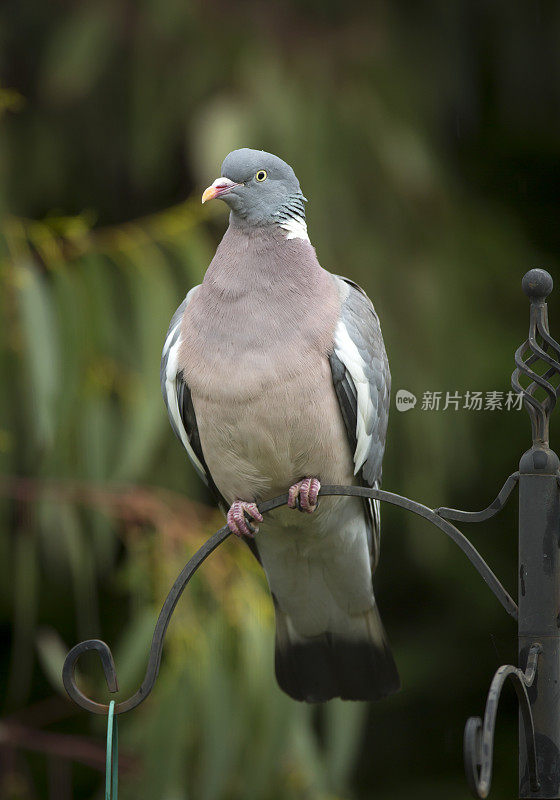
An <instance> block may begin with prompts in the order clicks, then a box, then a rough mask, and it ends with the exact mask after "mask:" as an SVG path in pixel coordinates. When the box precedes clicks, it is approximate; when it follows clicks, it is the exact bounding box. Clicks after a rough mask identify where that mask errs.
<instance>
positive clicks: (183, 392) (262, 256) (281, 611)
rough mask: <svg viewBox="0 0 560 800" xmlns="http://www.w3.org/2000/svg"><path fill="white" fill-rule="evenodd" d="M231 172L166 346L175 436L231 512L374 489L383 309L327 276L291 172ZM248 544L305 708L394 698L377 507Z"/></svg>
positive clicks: (248, 154) (382, 431) (340, 508)
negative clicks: (234, 506) (297, 490)
mask: <svg viewBox="0 0 560 800" xmlns="http://www.w3.org/2000/svg"><path fill="white" fill-rule="evenodd" d="M263 175H264V177H263ZM222 176H223V177H222V178H220V179H218V180H217V181H215V182H214V184H213V185H212V187H209V190H207V192H206V193H205V195H207V193H209V195H210V196H219V197H222V198H223V199H224V200H225V201H226V202H227V203H228V205H229V206H230V208H231V209H232V214H231V217H230V226H229V228H228V230H227V232H226V234H225V236H224V238H223V240H222V242H221V243H220V245H219V247H218V249H217V251H216V255H215V257H214V259H213V260H212V263H211V264H210V266H209V268H208V270H207V272H206V275H205V277H204V281H203V283H202V284H201V285H200V286H199V287H195V289H193V290H191V291H190V292H189V294H188V296H187V298H186V300H185V301H184V303H183V304H182V305H181V306H180V308H179V309H178V311H177V312H176V315H175V316H174V317H173V320H172V323H171V326H170V329H169V332H168V337H167V339H166V344H165V346H164V352H163V357H162V389H163V393H164V398H165V401H166V405H167V409H168V413H169V416H170V420H171V424H172V426H173V429H174V430H175V432H176V434H177V435H178V437H179V439H180V440H181V441H182V443H183V445H184V446H185V448H186V450H187V453H188V455H189V457H190V458H191V460H192V461H193V463H194V465H195V467H196V469H197V471H198V472H199V474H201V476H202V477H203V478H204V479H205V480H206V482H207V483H208V485H209V486H210V487H211V489H212V490H213V491H214V493H215V494H216V496H217V499H218V501H219V502H220V504H221V505H222V507H227V506H228V505H230V504H231V503H233V502H234V500H244V501H251V502H253V501H254V502H259V501H262V500H264V499H266V498H268V497H273V496H275V495H276V494H280V493H282V492H285V491H286V490H287V489H288V487H289V486H290V485H292V484H294V483H296V482H297V481H298V480H300V479H301V478H303V477H306V476H312V477H318V478H319V480H321V481H323V482H324V483H352V482H354V483H356V482H357V483H363V484H365V485H377V484H378V483H379V481H380V479H381V461H382V457H383V450H384V444H385V435H386V428H387V414H388V403H389V389H390V375H389V370H388V364H387V358H386V355H385V349H384V346H383V340H382V337H381V331H380V327H379V321H378V319H377V316H376V314H375V311H374V310H373V306H372V305H371V302H370V301H369V299H368V298H367V297H366V295H365V294H364V293H363V292H362V290H361V289H359V287H357V286H356V285H355V284H353V283H352V282H351V281H347V280H346V279H342V278H339V277H337V276H334V275H331V274H330V273H328V272H326V271H325V270H324V269H322V268H321V266H320V265H319V263H318V261H317V258H316V255H315V251H314V249H313V247H312V246H311V244H310V243H309V240H308V237H307V230H306V226H305V214H304V206H303V195H302V193H301V189H300V187H299V183H298V181H297V178H296V177H295V175H294V173H293V170H292V169H291V167H289V166H288V165H287V164H285V163H284V162H283V161H281V160H280V159H278V158H277V157H276V156H272V155H271V154H268V153H262V152H260V151H251V150H241V151H234V153H231V154H230V155H229V156H228V157H227V158H226V159H225V161H224V164H223V167H222ZM257 176H258V179H257ZM249 543H250V544H251V547H252V549H253V552H254V553H255V555H256V556H257V557H258V558H259V560H260V561H261V563H262V565H263V568H264V570H265V572H266V575H267V578H268V581H269V585H270V588H271V592H272V594H273V598H274V604H275V609H276V618H277V638H276V674H277V678H278V682H279V684H280V686H281V687H282V688H283V689H284V690H285V691H286V692H287V693H288V694H290V695H291V696H292V697H294V698H296V699H298V700H307V701H308V702H317V701H323V700H327V699H330V698H331V697H336V696H340V697H343V698H346V699H378V698H379V697H382V696H385V695H387V694H389V693H391V692H393V691H396V689H397V688H398V685H399V681H398V674H397V671H396V667H395V665H394V661H393V658H392V655H391V652H390V650H389V647H388V645H387V641H386V636H385V633H384V630H383V626H382V624H381V620H380V617H379V612H378V609H377V605H376V603H375V599H374V596H373V590H372V580H371V579H372V565H373V567H374V566H375V564H376V563H377V558H378V553H379V516H378V509H377V508H375V507H374V506H372V504H370V503H369V502H368V503H366V504H365V506H364V504H363V503H362V501H361V500H359V499H358V498H348V497H345V498H323V499H322V500H321V503H320V506H319V507H318V509H317V510H316V511H315V512H314V513H313V514H311V515H302V514H298V513H297V512H295V511H292V510H289V509H280V510H278V511H276V512H273V513H272V514H270V515H268V516H267V517H266V518H265V520H264V522H263V523H262V524H261V526H260V531H259V533H258V534H257V535H256V537H255V539H254V540H250V542H249Z"/></svg>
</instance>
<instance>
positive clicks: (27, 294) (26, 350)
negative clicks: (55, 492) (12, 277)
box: [15, 262, 60, 446]
mask: <svg viewBox="0 0 560 800" xmlns="http://www.w3.org/2000/svg"><path fill="white" fill-rule="evenodd" d="M15 269H16V281H17V285H18V287H19V296H18V300H19V313H20V323H21V331H22V338H23V342H22V344H23V362H24V365H25V386H26V391H25V393H24V397H25V398H26V399H27V401H28V402H29V404H30V413H29V416H28V425H29V429H30V430H31V431H32V432H33V433H34V435H35V440H36V443H37V444H38V445H43V446H45V445H51V444H52V443H53V439H54V428H55V405H56V401H57V395H58V388H59V379H60V370H59V343H58V337H57V331H56V325H55V322H54V313H53V308H52V302H51V297H50V293H49V287H48V285H47V282H46V279H45V278H44V277H43V276H42V275H41V274H40V273H39V270H38V269H37V267H35V265H33V264H32V263H30V262H29V263H27V264H21V263H20V264H18V265H17V266H16V268H15Z"/></svg>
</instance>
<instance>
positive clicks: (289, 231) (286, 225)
mask: <svg viewBox="0 0 560 800" xmlns="http://www.w3.org/2000/svg"><path fill="white" fill-rule="evenodd" d="M278 225H279V226H280V227H281V228H282V230H284V231H286V239H304V240H305V241H306V242H308V241H309V235H308V233H307V224H306V222H305V220H304V219H303V217H295V218H294V217H286V219H283V220H282V221H281V222H279V223H278Z"/></svg>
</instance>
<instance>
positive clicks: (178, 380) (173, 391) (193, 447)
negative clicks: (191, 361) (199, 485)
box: [160, 286, 228, 511]
mask: <svg viewBox="0 0 560 800" xmlns="http://www.w3.org/2000/svg"><path fill="white" fill-rule="evenodd" d="M197 288H198V287H197V286H195V287H194V288H193V289H191V290H190V292H189V293H188V294H187V296H186V297H185V299H184V300H183V302H182V303H181V305H180V306H179V308H178V309H177V311H176V312H175V314H174V315H173V317H172V319H171V324H170V326H169V330H168V331H167V336H166V337H165V344H164V346H163V352H162V355H161V369H160V380H161V391H162V394H163V400H164V402H165V406H166V408H167V413H168V415H169V421H170V423H171V427H172V428H173V431H174V433H175V435H176V436H177V438H178V439H179V441H180V442H181V443H182V444H183V446H184V448H185V450H186V451H187V455H188V456H189V459H190V460H191V462H192V464H193V466H194V468H195V470H196V471H197V473H198V474H199V476H200V477H201V478H202V480H203V481H204V482H205V483H206V485H207V486H208V487H209V489H210V490H211V491H212V494H213V495H214V496H215V498H216V500H217V502H218V505H219V506H220V507H221V508H222V510H223V511H227V507H228V506H227V503H226V501H225V500H224V498H223V497H222V495H221V494H220V492H219V491H218V489H217V487H216V484H215V483H214V480H213V479H212V475H211V474H210V470H209V469H208V466H207V464H206V461H205V459H204V453H203V452H202V446H201V443H200V435H199V432H198V425H197V422H196V415H195V413H194V406H193V402H192V398H191V393H190V390H189V387H188V386H187V384H186V383H185V381H184V379H183V373H182V372H181V371H180V369H179V367H178V357H179V348H180V345H181V320H182V318H183V314H184V312H185V309H186V307H187V305H188V303H189V301H190V299H191V298H192V296H193V293H194V292H195V291H196V290H197Z"/></svg>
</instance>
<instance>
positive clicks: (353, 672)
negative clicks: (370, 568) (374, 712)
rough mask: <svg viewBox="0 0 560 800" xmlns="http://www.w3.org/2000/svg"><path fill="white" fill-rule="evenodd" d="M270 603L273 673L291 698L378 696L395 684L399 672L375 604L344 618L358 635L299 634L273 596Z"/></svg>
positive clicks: (317, 700) (394, 688) (314, 700)
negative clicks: (272, 608)
mask: <svg viewBox="0 0 560 800" xmlns="http://www.w3.org/2000/svg"><path fill="white" fill-rule="evenodd" d="M275 608H276V657H275V664H276V679H277V681H278V684H279V686H280V688H281V689H282V690H283V691H284V692H286V694H288V695H290V697H292V698H293V699H294V700H302V701H305V702H307V703H322V702H325V701H326V700H332V699H333V698H334V697H340V698H342V700H381V699H382V698H384V697H387V696H388V695H390V694H393V693H394V692H397V691H398V690H399V689H400V679H399V674H398V671H397V667H396V664H395V661H394V659H393V654H392V653H391V649H390V647H389V644H388V642H387V636H386V634H385V630H384V628H383V623H382V622H381V617H380V616H379V611H378V610H377V606H376V605H374V606H373V607H372V608H371V609H369V610H368V611H366V612H365V613H364V614H360V615H357V617H359V619H358V618H357V617H352V618H350V619H349V629H350V628H351V627H352V628H354V627H356V623H357V624H358V625H359V628H360V635H359V636H356V635H352V636H347V635H344V634H341V633H332V632H328V631H327V632H325V633H322V634H319V635H318V636H311V637H307V636H301V635H299V634H297V632H295V631H294V629H293V626H292V625H291V623H290V620H289V617H288V616H287V615H286V614H285V613H284V612H283V611H282V610H281V609H280V608H279V607H278V604H277V603H276V602H275ZM353 623H354V624H353Z"/></svg>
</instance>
